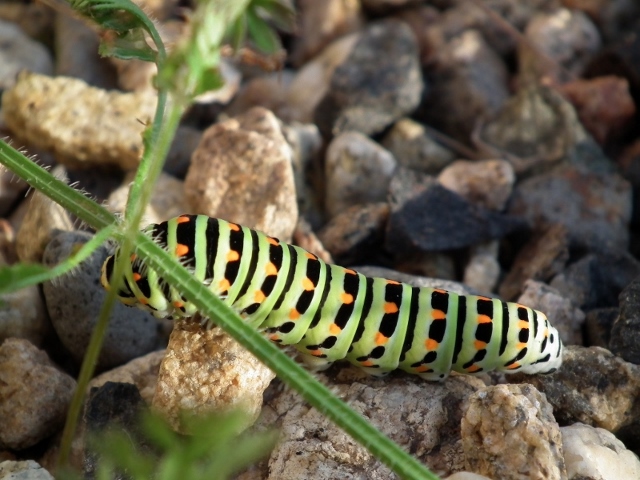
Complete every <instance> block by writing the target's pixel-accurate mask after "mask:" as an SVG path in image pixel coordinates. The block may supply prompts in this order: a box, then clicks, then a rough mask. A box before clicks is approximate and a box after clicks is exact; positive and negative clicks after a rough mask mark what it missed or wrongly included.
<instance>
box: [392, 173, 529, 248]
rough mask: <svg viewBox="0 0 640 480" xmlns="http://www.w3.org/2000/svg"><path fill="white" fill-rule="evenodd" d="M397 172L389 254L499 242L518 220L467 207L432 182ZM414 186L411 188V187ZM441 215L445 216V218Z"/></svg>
mask: <svg viewBox="0 0 640 480" xmlns="http://www.w3.org/2000/svg"><path fill="white" fill-rule="evenodd" d="M412 175H413V174H411V173H409V172H406V171H399V172H397V173H396V175H395V176H394V177H393V179H392V181H391V184H390V187H389V192H390V193H389V194H390V198H391V201H390V204H391V214H390V215H389V221H388V223H387V236H386V240H385V246H386V248H387V249H388V250H389V251H390V252H411V251H416V250H417V251H440V250H451V249H456V248H463V247H468V246H470V245H475V244H477V243H482V242H486V241H487V240H491V239H495V238H500V237H502V236H504V235H506V234H508V233H510V232H513V231H514V230H515V229H517V228H520V227H521V226H522V223H521V222H520V220H518V219H516V218H514V217H509V216H506V215H502V214H498V213H495V212H492V211H491V210H487V209H485V208H482V207H479V206H477V205H474V204H472V203H469V202H468V201H466V200H465V199H464V198H462V197H461V196H459V195H457V194H456V193H454V192H452V191H451V190H448V189H447V188H445V187H443V186H442V185H440V183H439V182H437V181H436V180H435V179H433V178H424V179H422V180H420V179H418V180H414V179H412V178H413V176H412ZM412 183H413V185H412ZM442 212H447V215H446V217H443V216H442Z"/></svg>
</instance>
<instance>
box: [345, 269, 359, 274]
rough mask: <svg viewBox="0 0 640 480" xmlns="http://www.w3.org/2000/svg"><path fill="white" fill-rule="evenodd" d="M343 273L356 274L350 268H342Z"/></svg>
mask: <svg viewBox="0 0 640 480" xmlns="http://www.w3.org/2000/svg"><path fill="white" fill-rule="evenodd" d="M344 273H346V274H348V275H357V273H356V271H355V270H351V269H350V268H345V269H344Z"/></svg>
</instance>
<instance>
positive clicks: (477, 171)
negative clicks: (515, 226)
mask: <svg viewBox="0 0 640 480" xmlns="http://www.w3.org/2000/svg"><path fill="white" fill-rule="evenodd" d="M438 181H439V182H440V184H441V185H442V186H443V187H445V188H448V189H449V190H451V191H452V192H455V193H457V194H458V195H460V196H461V197H463V198H464V199H466V200H467V201H468V202H470V203H473V204H475V205H478V206H480V207H484V208H486V209H489V210H495V211H498V212H499V211H502V210H504V207H505V205H506V204H507V200H509V197H511V192H512V190H513V185H514V183H515V181H516V177H515V174H514V172H513V167H512V166H511V164H510V163H509V162H507V161H506V160H479V161H474V162H472V161H468V160H457V161H455V162H453V163H452V164H451V165H449V166H447V167H446V168H445V169H444V170H442V172H440V175H438Z"/></svg>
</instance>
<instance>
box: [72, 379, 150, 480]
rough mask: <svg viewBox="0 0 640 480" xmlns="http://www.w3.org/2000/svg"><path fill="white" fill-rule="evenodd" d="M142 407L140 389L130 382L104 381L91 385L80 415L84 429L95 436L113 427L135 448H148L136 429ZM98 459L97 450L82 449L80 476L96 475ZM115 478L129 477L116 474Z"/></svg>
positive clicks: (92, 476) (89, 476)
mask: <svg viewBox="0 0 640 480" xmlns="http://www.w3.org/2000/svg"><path fill="white" fill-rule="evenodd" d="M145 408H146V405H145V403H144V400H143V399H142V397H141V396H140V392H139V391H138V389H137V387H136V386H135V385H133V384H131V383H115V382H107V383H105V384H104V385H103V386H101V387H98V388H92V389H91V393H90V394H89V398H88V400H87V405H86V407H85V413H84V418H83V420H84V422H85V425H86V432H87V433H90V434H94V435H99V434H100V433H101V432H103V431H104V430H105V429H107V428H109V429H114V428H117V429H118V430H120V431H124V432H126V433H127V435H128V436H129V437H130V438H131V440H132V442H135V446H136V448H138V449H140V448H142V450H143V451H144V450H147V451H148V449H149V446H148V444H147V443H146V441H145V440H144V437H143V435H142V434H141V432H140V420H141V418H140V417H141V413H142V411H143V410H144V409H145ZM85 440H86V436H85ZM99 462H100V453H99V452H97V451H95V449H93V448H85V458H84V474H85V477H84V478H86V479H94V478H97V477H98V474H97V469H98V464H99ZM115 478H117V479H125V478H131V477H129V476H127V475H123V474H122V473H119V474H116V477H115Z"/></svg>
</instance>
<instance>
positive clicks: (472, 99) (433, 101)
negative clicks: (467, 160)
mask: <svg viewBox="0 0 640 480" xmlns="http://www.w3.org/2000/svg"><path fill="white" fill-rule="evenodd" d="M435 52H437V53H436V55H435V58H434V59H433V66H432V68H431V69H430V71H429V73H430V75H429V76H428V78H429V83H428V91H427V95H426V96H425V101H424V104H423V105H421V107H420V111H419V118H420V120H422V121H424V123H426V124H428V125H431V126H432V127H434V128H435V129H436V130H438V131H441V132H442V133H445V134H446V135H449V136H451V137H453V138H454V139H456V140H459V141H462V142H465V143H466V142H468V141H469V136H470V135H471V133H472V132H473V131H474V129H475V128H476V124H477V122H478V119H479V118H483V117H484V116H486V115H489V114H491V113H493V112H495V111H497V110H498V109H499V108H501V107H502V106H503V105H504V103H505V102H506V101H507V99H508V98H509V90H508V87H507V83H508V76H507V68H506V66H505V64H504V61H503V60H502V59H501V58H500V57H499V56H498V55H497V54H496V52H494V51H493V50H492V49H491V47H490V46H489V45H487V42H486V41H485V40H484V38H483V37H482V35H481V34H480V33H479V32H477V31H474V30H469V31H465V32H463V33H460V34H459V35H457V36H455V37H453V38H450V39H448V40H447V41H446V42H444V43H443V44H442V45H441V46H439V48H438V49H437V50H435Z"/></svg>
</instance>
